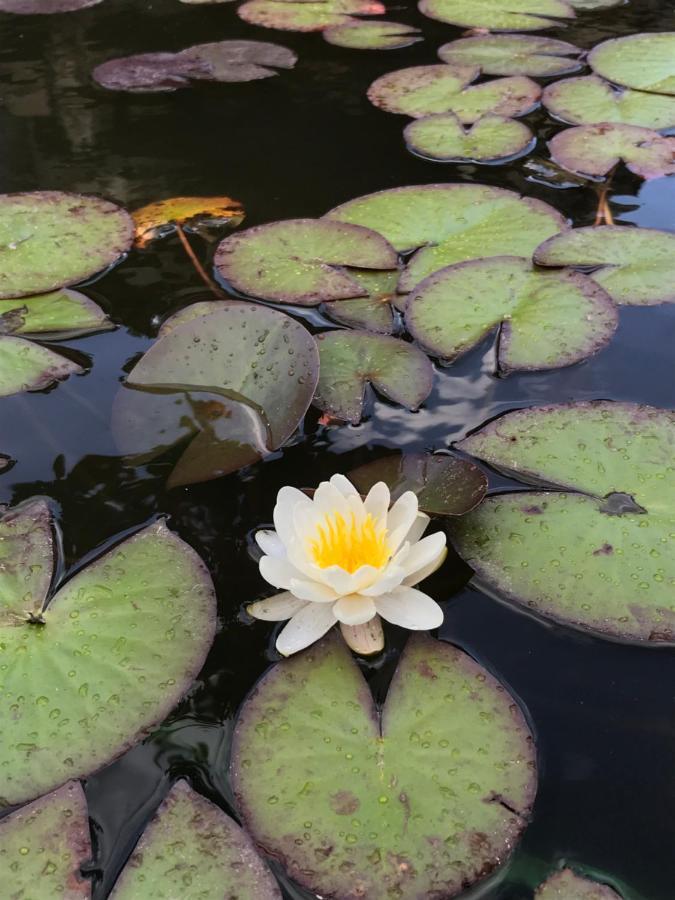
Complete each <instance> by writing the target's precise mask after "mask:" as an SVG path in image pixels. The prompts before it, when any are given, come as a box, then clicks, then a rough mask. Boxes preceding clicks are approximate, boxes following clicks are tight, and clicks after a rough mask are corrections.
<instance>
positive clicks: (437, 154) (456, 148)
mask: <svg viewBox="0 0 675 900" xmlns="http://www.w3.org/2000/svg"><path fill="white" fill-rule="evenodd" d="M403 137H404V139H405V142H406V146H407V147H408V149H409V150H411V151H412V152H413V153H417V154H418V155H419V156H423V157H425V158H426V159H434V160H439V161H441V162H451V161H454V162H464V161H469V162H492V163H494V162H499V161H503V160H506V159H513V157H515V156H521V155H522V154H523V153H526V152H527V151H528V149H531V147H532V145H533V142H534V140H535V138H534V135H533V134H532V132H531V131H530V129H529V128H528V127H527V125H523V123H522V122H516V121H514V120H513V119H509V118H506V117H505V116H497V115H493V114H491V113H488V114H487V115H485V116H483V117H482V118H480V119H478V121H477V122H476V123H475V125H472V126H471V128H467V129H466V130H465V129H464V128H463V127H462V124H461V122H460V121H459V119H458V118H457V116H456V115H455V114H454V113H448V114H445V115H439V116H425V117H424V118H423V119H416V120H415V121H414V122H411V123H410V124H409V125H408V126H406V128H405V130H404V131H403Z"/></svg>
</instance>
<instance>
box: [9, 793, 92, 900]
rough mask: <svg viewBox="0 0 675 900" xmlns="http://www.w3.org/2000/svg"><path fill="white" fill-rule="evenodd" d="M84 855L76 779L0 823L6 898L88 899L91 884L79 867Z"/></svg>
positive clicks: (84, 824) (83, 811) (87, 849)
mask: <svg viewBox="0 0 675 900" xmlns="http://www.w3.org/2000/svg"><path fill="white" fill-rule="evenodd" d="M90 856H91V842H90V839H89V817H88V815H87V803H86V800H85V798H84V791H83V790H82V788H81V787H80V785H79V783H78V782H76V781H71V782H69V783H68V784H65V785H64V786H63V787H62V788H59V790H57V791H54V792H53V793H51V794H48V795H47V796H46V797H40V799H39V800H36V801H35V802H34V803H30V804H28V806H24V807H22V808H21V809H19V810H17V811H16V812H13V813H10V815H8V816H6V817H5V818H4V819H3V820H2V821H1V822H0V865H1V866H2V870H3V872H4V873H5V879H6V881H5V885H6V889H7V891H10V892H11V894H9V893H8V894H7V896H8V897H9V896H11V897H13V898H14V897H17V898H19V897H21V898H24V897H25V898H26V900H28V898H31V897H44V898H47V897H63V898H67V900H89V898H90V897H91V882H90V881H88V880H86V879H84V878H83V877H82V875H81V874H80V867H81V866H83V865H84V864H85V863H86V862H88V861H89V858H90Z"/></svg>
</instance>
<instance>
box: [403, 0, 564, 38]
mask: <svg viewBox="0 0 675 900" xmlns="http://www.w3.org/2000/svg"><path fill="white" fill-rule="evenodd" d="M418 6H419V10H420V12H421V13H423V14H424V15H425V16H428V17H429V18H430V19H437V20H438V21H439V22H447V23H449V24H450V25H460V26H461V27H463V28H484V29H486V30H487V31H539V30H540V29H542V28H552V27H555V26H556V25H557V24H558V23H557V22H556V21H555V20H556V19H571V18H573V17H574V10H573V9H572V6H571V5H569V4H568V3H566V2H565V0H509V2H508V3H504V0H420V3H419V4H418Z"/></svg>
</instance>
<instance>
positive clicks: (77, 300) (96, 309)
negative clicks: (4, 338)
mask: <svg viewBox="0 0 675 900" xmlns="http://www.w3.org/2000/svg"><path fill="white" fill-rule="evenodd" d="M112 327H113V326H112V323H111V322H110V319H109V318H108V316H107V315H106V314H105V313H104V312H103V310H102V309H101V307H100V306H99V305H98V304H97V303H94V301H93V300H90V299H89V297H85V295H84V294H81V293H79V291H72V290H69V289H68V288H64V289H63V290H60V291H54V292H53V293H50V294H38V295H37V296H34V297H19V298H18V299H14V300H0V334H20V335H25V336H27V337H42V338H43V339H44V338H46V337H48V336H49V337H59V338H61V339H63V338H65V337H76V336H82V335H84V334H91V333H92V332H95V331H103V330H105V329H107V328H112Z"/></svg>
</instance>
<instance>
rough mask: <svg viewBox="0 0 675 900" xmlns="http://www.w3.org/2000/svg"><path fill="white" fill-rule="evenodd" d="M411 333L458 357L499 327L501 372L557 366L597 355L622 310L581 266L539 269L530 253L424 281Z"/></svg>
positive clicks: (433, 349)
mask: <svg viewBox="0 0 675 900" xmlns="http://www.w3.org/2000/svg"><path fill="white" fill-rule="evenodd" d="M405 322H406V326H407V328H408V331H409V332H410V333H411V334H412V336H413V337H414V338H415V340H417V341H418V342H419V343H420V344H421V345H422V346H423V347H424V348H425V349H426V350H427V351H428V352H429V353H432V354H433V355H434V356H437V357H439V358H441V359H443V360H446V361H448V362H453V361H454V360H456V359H457V358H458V357H459V356H461V355H462V354H463V353H466V352H467V351H468V350H471V349H472V348H473V347H475V346H476V345H477V344H478V343H479V342H480V341H481V340H482V339H483V338H484V337H485V336H486V335H488V334H489V333H490V332H491V331H493V330H494V329H496V328H497V327H499V338H498V342H497V363H498V367H499V369H500V371H501V372H504V373H508V372H515V371H523V370H525V371H527V370H532V369H534V370H538V369H555V368H558V367H560V366H569V365H572V364H574V363H577V362H581V360H584V359H586V358H587V357H589V356H591V355H592V354H593V353H597V352H598V350H600V349H602V347H604V346H605V345H606V344H607V343H608V342H609V341H610V340H611V338H612V335H613V334H614V332H615V330H616V327H617V324H618V313H617V310H616V307H615V305H614V303H613V302H612V300H611V298H610V297H609V295H608V294H607V293H606V292H605V291H604V290H603V289H602V288H601V287H600V286H599V285H598V284H596V283H595V282H594V281H593V280H592V279H590V278H588V277H587V276H586V275H582V274H581V273H579V272H538V271H537V270H535V269H533V268H532V265H531V263H530V262H529V261H528V260H526V259H520V258H518V257H513V256H496V257H492V258H489V259H476V260H470V261H469V262H464V263H458V264H457V265H454V266H449V267H448V268H447V269H442V270H441V271H440V272H436V273H435V274H434V275H431V276H430V277H429V278H427V279H425V280H424V281H422V282H421V284H419V285H417V287H416V288H415V290H414V291H413V292H412V294H411V295H410V298H409V300H408V303H407V305H406V309H405Z"/></svg>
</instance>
